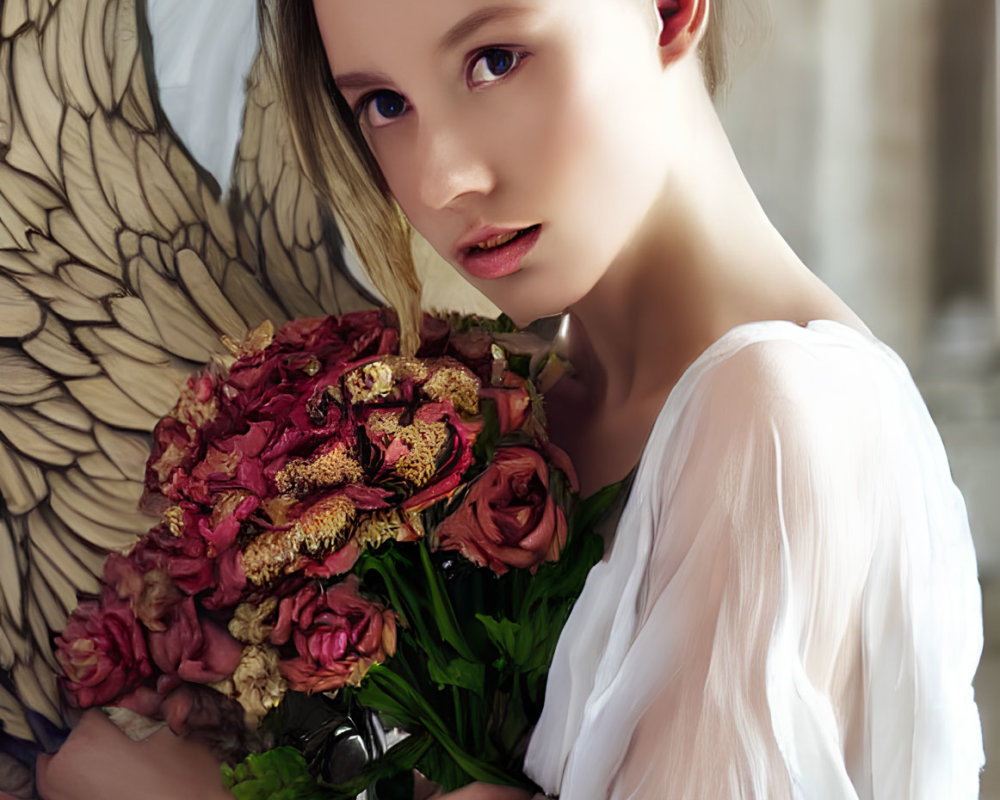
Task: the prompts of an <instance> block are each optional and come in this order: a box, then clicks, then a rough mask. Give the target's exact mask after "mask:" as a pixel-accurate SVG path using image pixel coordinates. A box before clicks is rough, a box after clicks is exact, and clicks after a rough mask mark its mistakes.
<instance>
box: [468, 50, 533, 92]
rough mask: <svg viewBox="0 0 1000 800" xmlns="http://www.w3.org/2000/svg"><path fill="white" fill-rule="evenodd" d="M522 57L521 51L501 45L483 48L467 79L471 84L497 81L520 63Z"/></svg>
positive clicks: (476, 84)
mask: <svg viewBox="0 0 1000 800" xmlns="http://www.w3.org/2000/svg"><path fill="white" fill-rule="evenodd" d="M522 58H523V54H522V53H517V52H514V51H513V50H504V49H503V48H501V47H491V48H489V49H488V50H483V51H482V52H481V53H480V54H479V57H478V58H477V59H476V60H475V62H474V63H473V65H472V69H471V70H470V71H469V81H470V83H472V85H473V86H479V85H482V84H484V83H492V82H493V81H497V80H499V79H500V78H502V77H504V76H505V75H506V74H507V73H508V72H510V71H511V70H512V69H514V68H515V67H516V66H517V65H518V64H520V62H521V59H522Z"/></svg>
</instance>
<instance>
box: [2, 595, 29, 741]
mask: <svg viewBox="0 0 1000 800" xmlns="http://www.w3.org/2000/svg"><path fill="white" fill-rule="evenodd" d="M0 622H6V620H5V619H4V617H3V601H2V599H0ZM4 627H5V626H3V625H0V669H6V670H9V669H10V668H11V667H12V666H14V645H13V643H11V641H10V637H9V636H8V635H7V634H6V633H5V632H4ZM5 695H6V696H7V697H12V696H13V695H10V694H8V693H7V692H6V690H5V689H4V688H3V686H2V685H0V724H3V726H4V728H5V729H6V730H7V731H8V732H11V731H10V728H9V726H8V718H7V717H6V714H7V713H8V712H7V709H5V708H4V707H3V703H4V700H3V697H4V696H5ZM14 735H15V736H16V735H17V734H16V733H15V734H14ZM21 738H22V739H23V738H24V737H23V736H22V737H21Z"/></svg>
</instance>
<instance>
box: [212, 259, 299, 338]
mask: <svg viewBox="0 0 1000 800" xmlns="http://www.w3.org/2000/svg"><path fill="white" fill-rule="evenodd" d="M222 293H223V294H224V295H225V296H226V297H229V298H232V299H233V301H234V302H237V303H238V304H239V311H240V315H241V316H242V317H243V319H245V320H246V321H247V325H248V326H250V327H251V328H253V327H256V326H257V325H259V324H260V323H261V322H263V321H264V320H270V321H271V322H273V323H274V324H275V326H279V325H281V324H282V323H283V322H284V321H285V320H286V319H288V315H287V314H286V313H285V312H284V310H283V309H282V308H281V307H280V306H279V305H278V304H277V303H275V301H274V298H273V297H271V295H270V294H268V293H266V292H265V291H264V290H263V288H262V287H261V285H260V279H259V278H257V277H256V276H255V275H251V274H250V272H249V271H248V270H247V268H246V267H245V266H244V265H243V264H241V263H240V262H238V261H232V262H230V264H229V266H228V268H227V269H226V275H225V277H224V278H223V280H222Z"/></svg>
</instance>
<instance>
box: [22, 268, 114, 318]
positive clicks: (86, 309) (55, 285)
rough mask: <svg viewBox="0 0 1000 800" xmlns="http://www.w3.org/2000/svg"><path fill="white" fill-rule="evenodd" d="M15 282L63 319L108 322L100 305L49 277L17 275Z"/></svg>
mask: <svg viewBox="0 0 1000 800" xmlns="http://www.w3.org/2000/svg"><path fill="white" fill-rule="evenodd" d="M16 280H17V282H18V283H19V284H20V285H21V287H22V288H24V289H27V290H28V291H29V292H31V293H32V294H33V295H35V297H38V298H41V299H42V300H44V301H45V302H46V304H47V305H48V306H49V307H50V308H51V309H52V310H53V311H55V312H56V313H57V314H58V315H59V316H60V317H63V318H64V319H68V320H73V321H74V322H110V321H111V316H110V315H109V314H108V312H107V311H106V310H105V308H104V305H103V304H102V303H99V302H97V301H96V300H92V299H90V298H89V297H86V296H85V295H82V294H80V293H79V292H78V291H76V290H75V289H74V288H73V287H72V286H69V285H68V284H66V283H63V282H62V281H61V280H59V279H58V278H54V277H51V276H49V275H18V276H17V278H16Z"/></svg>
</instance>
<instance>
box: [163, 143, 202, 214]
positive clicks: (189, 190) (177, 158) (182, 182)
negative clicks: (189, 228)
mask: <svg viewBox="0 0 1000 800" xmlns="http://www.w3.org/2000/svg"><path fill="white" fill-rule="evenodd" d="M165 162H166V165H167V168H168V169H169V170H170V174H171V175H173V176H174V180H175V181H176V182H177V186H178V188H180V190H181V191H182V192H183V193H184V198H185V199H186V200H187V202H188V205H190V206H191V208H192V210H193V211H194V217H195V218H194V220H192V221H197V222H200V221H201V220H203V219H204V218H205V209H204V207H203V206H202V204H201V193H200V192H199V191H198V186H199V184H201V181H200V180H199V178H198V171H197V170H196V169H195V166H194V164H193V163H192V162H191V161H189V160H188V158H187V157H186V156H185V155H184V153H183V152H181V149H180V148H179V147H177V145H175V144H174V143H172V142H169V143H168V145H167V157H166V159H165ZM178 233H180V231H178Z"/></svg>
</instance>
